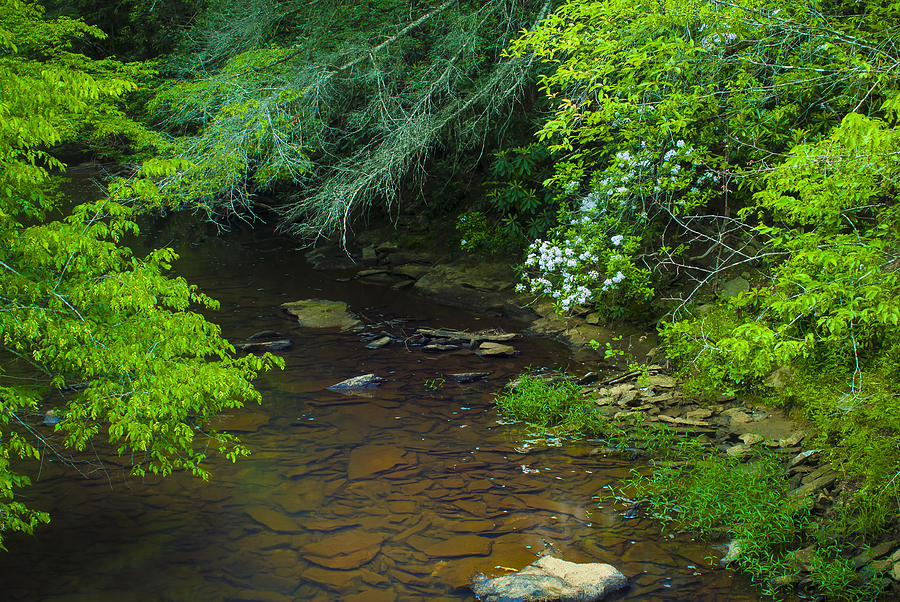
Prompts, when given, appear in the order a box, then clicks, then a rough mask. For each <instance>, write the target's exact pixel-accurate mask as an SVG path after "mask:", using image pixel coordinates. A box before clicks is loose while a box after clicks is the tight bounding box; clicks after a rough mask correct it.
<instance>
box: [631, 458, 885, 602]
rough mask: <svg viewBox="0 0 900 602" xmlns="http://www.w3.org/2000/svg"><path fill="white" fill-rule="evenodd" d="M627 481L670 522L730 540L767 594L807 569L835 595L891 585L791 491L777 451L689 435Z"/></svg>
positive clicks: (865, 593)
mask: <svg viewBox="0 0 900 602" xmlns="http://www.w3.org/2000/svg"><path fill="white" fill-rule="evenodd" d="M624 488H625V489H627V490H628V491H629V492H631V494H632V495H633V496H634V498H636V500H637V501H638V502H639V503H640V504H642V505H643V506H645V507H646V508H647V509H648V510H649V512H650V514H651V515H652V516H654V517H655V518H657V519H659V520H661V521H663V524H664V525H666V526H673V527H675V526H677V527H679V528H682V529H688V530H691V531H696V532H698V533H700V534H701V535H703V536H706V537H714V538H725V539H728V540H730V541H731V542H732V544H731V546H730V558H729V560H731V561H732V566H735V567H737V568H740V569H741V570H743V571H744V572H747V573H749V574H750V575H751V576H752V578H753V579H754V581H756V582H758V583H760V584H762V585H763V586H764V589H765V592H766V593H767V594H773V593H775V592H776V591H777V590H779V589H782V588H785V587H793V586H794V584H795V583H797V582H798V581H799V577H800V574H801V572H802V571H803V572H805V573H807V574H808V580H809V581H808V584H807V585H808V587H809V588H810V589H812V590H814V591H815V592H816V593H817V594H821V595H825V596H827V597H829V598H834V599H841V600H871V599H873V598H874V597H875V596H876V595H877V594H878V591H879V590H880V589H881V587H883V585H884V584H883V581H882V580H881V579H879V578H878V576H872V577H873V578H870V579H869V580H868V581H865V580H862V579H860V577H859V575H858V574H857V572H856V570H855V568H854V566H853V565H852V563H851V562H850V560H848V559H847V558H846V556H845V555H844V554H843V553H842V552H843V550H842V547H841V545H840V544H839V542H837V541H836V540H834V539H833V535H831V534H829V528H828V527H827V526H826V525H824V524H822V523H821V522H818V523H816V522H814V517H812V515H811V514H810V513H809V511H808V509H807V508H806V506H805V505H804V504H799V503H797V502H795V501H793V500H792V499H791V498H790V496H789V494H788V490H789V482H788V476H787V473H786V472H785V470H784V467H783V465H782V463H781V461H780V460H779V459H778V458H777V457H776V456H775V455H773V454H772V453H771V452H763V453H758V454H757V456H755V457H754V458H753V459H752V460H751V461H750V462H746V463H742V462H741V460H739V459H736V458H729V457H723V456H720V455H718V454H716V453H712V454H710V453H709V449H704V448H703V446H702V445H701V444H699V443H697V442H695V441H684V442H681V443H679V444H677V445H674V446H672V447H670V448H667V453H666V454H665V460H662V461H659V462H652V463H651V470H650V471H649V472H648V473H647V474H641V473H640V472H638V471H636V474H635V476H634V477H633V478H632V479H631V480H630V481H629V482H628V483H626V484H625V486H624ZM810 543H811V544H812V545H811V546H808V544H810ZM807 546H808V547H807Z"/></svg>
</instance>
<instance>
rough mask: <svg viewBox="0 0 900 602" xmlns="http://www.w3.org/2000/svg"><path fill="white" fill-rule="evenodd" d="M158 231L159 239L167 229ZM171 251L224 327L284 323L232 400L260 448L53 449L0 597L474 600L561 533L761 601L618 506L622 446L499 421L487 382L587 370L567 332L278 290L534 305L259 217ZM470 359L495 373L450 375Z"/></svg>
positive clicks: (587, 550)
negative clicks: (398, 277)
mask: <svg viewBox="0 0 900 602" xmlns="http://www.w3.org/2000/svg"><path fill="white" fill-rule="evenodd" d="M183 235H184V234H183V233H180V234H179V236H183ZM166 236H169V235H167V234H165V233H163V234H160V238H159V241H158V242H160V243H162V244H173V242H172V241H171V240H167V239H166ZM173 236H174V235H173ZM181 251H182V253H183V259H182V261H180V262H179V264H178V269H179V271H180V272H181V273H183V274H184V275H186V276H187V277H188V278H189V279H190V280H191V281H193V282H195V283H197V284H199V285H200V286H201V287H202V288H203V289H204V290H205V291H207V292H208V293H210V294H211V295H212V296H213V297H216V298H218V299H220V300H221V302H222V308H221V311H219V312H215V314H214V315H212V318H213V319H214V320H216V321H217V322H219V323H220V324H222V327H223V331H224V333H225V335H226V336H228V337H231V338H233V339H235V340H237V339H240V338H243V337H245V336H247V335H249V334H251V333H253V332H256V331H259V330H263V329H274V330H278V331H280V332H284V333H287V334H289V335H290V336H291V337H292V338H293V340H294V343H295V347H294V348H293V349H292V350H290V351H288V352H287V353H285V354H284V357H285V361H286V368H285V370H284V371H283V372H280V373H277V374H271V375H267V376H266V377H264V378H262V379H261V380H260V381H259V388H260V389H261V391H262V392H263V396H264V403H263V405H262V406H261V407H253V408H247V409H245V410H243V411H240V412H235V413H234V415H232V416H227V417H225V418H224V424H226V425H231V426H232V427H234V428H235V429H236V430H238V431H239V432H241V434H242V436H243V438H244V441H245V442H246V443H248V444H249V445H250V446H251V447H252V449H253V450H254V452H253V455H252V456H251V457H249V458H247V459H243V460H241V461H239V462H238V463H237V464H234V465H232V464H229V463H227V462H223V461H218V460H214V461H213V462H212V464H211V466H212V468H213V470H214V478H213V480H212V481H211V482H209V483H202V482H200V481H197V480H195V479H192V478H190V477H188V476H186V475H183V474H177V475H175V476H173V477H172V478H170V479H168V480H164V481H155V480H152V479H147V480H137V479H130V478H127V476H126V472H127V469H126V468H125V467H123V466H119V465H117V464H116V463H115V462H109V461H106V462H104V465H103V468H102V469H98V468H97V466H96V464H94V465H92V464H84V465H82V466H81V469H82V472H85V473H86V474H87V477H88V478H82V477H80V476H78V475H77V474H75V473H74V472H73V471H72V470H62V469H61V468H60V467H59V464H58V463H57V462H53V461H52V460H50V459H49V458H48V459H46V460H45V461H44V462H43V465H42V466H41V467H32V469H31V470H30V471H29V472H30V474H31V475H32V476H33V478H34V480H35V485H34V486H33V487H30V488H28V489H27V490H26V491H25V492H23V493H24V495H23V497H25V496H27V502H28V503H29V504H31V505H33V506H34V507H37V508H41V509H46V510H49V511H50V512H51V513H52V514H53V522H52V524H51V525H50V526H48V527H42V528H40V529H38V530H37V532H36V534H35V535H34V537H30V538H29V537H10V538H8V540H7V545H8V547H9V553H8V554H5V555H2V556H0V579H2V584H3V585H2V592H3V594H2V597H3V598H5V599H10V600H116V601H128V600H366V601H381V600H471V599H472V596H471V593H470V592H469V590H468V589H467V587H466V584H467V582H468V580H469V578H470V576H471V575H472V574H474V573H476V572H485V573H488V574H491V575H496V574H502V573H505V572H507V571H509V570H510V569H519V568H521V567H523V566H524V565H526V564H528V563H529V562H531V561H532V560H534V559H535V557H536V555H537V554H539V553H541V552H542V551H544V550H545V549H548V548H549V549H552V550H553V552H554V553H555V554H556V555H557V556H559V557H561V558H564V559H566V560H572V561H577V562H588V561H600V562H609V563H612V564H614V565H615V566H617V567H618V568H619V569H620V570H622V571H623V572H624V573H625V574H626V575H627V576H628V577H629V578H630V579H631V588H630V589H629V590H628V591H627V592H625V593H624V594H623V595H621V596H620V597H619V598H616V599H623V600H685V599H694V600H756V599H758V597H759V596H758V594H757V593H756V591H755V590H753V589H751V588H750V587H748V585H747V583H746V582H745V581H743V580H742V579H738V578H735V577H734V575H733V574H731V573H730V572H726V571H722V570H718V569H713V568H710V567H709V563H708V561H707V560H705V559H706V557H707V556H711V555H716V556H717V554H716V553H715V552H713V551H712V550H711V549H710V547H709V545H708V544H705V543H701V542H695V541H692V540H691V539H690V538H689V537H687V536H684V535H669V534H662V533H660V531H659V527H658V525H656V524H654V523H652V522H651V521H648V520H645V519H631V520H629V519H625V518H623V517H622V516H621V515H620V513H621V512H622V511H623V510H624V508H623V507H622V506H620V505H618V504H616V503H615V501H614V500H612V499H610V496H609V489H607V487H608V486H609V485H610V484H612V483H615V482H616V480H617V479H619V478H621V477H623V476H625V475H627V474H628V471H629V470H630V469H631V468H632V464H631V463H629V461H628V460H627V459H622V458H608V457H603V456H602V455H597V454H596V453H595V452H596V447H597V445H598V443H596V442H574V443H564V444H562V445H560V446H550V445H547V444H545V443H541V442H539V441H535V440H530V439H531V437H530V435H529V433H528V432H527V430H525V429H523V428H521V427H519V426H516V425H506V424H500V423H498V416H497V414H496V413H495V411H494V409H493V408H492V398H491V394H492V392H493V391H496V390H498V389H499V388H501V387H502V386H503V385H504V384H505V383H506V382H507V381H508V379H510V378H511V377H513V376H514V375H516V374H517V373H518V372H519V371H520V370H521V369H522V368H523V367H525V366H527V365H531V366H549V367H555V368H566V367H568V368H573V369H575V368H579V366H577V365H576V364H574V362H572V361H571V360H570V359H569V352H568V350H567V349H565V348H564V347H562V346H561V345H558V344H556V343H553V342H551V341H548V340H544V339H539V338H525V339H522V340H519V341H518V342H516V346H517V348H518V349H519V350H520V351H521V355H520V356H519V357H517V358H510V359H483V358H479V357H476V356H474V355H472V354H470V353H464V352H451V353H449V354H445V355H439V356H435V355H427V354H423V353H422V352H421V351H419V350H418V349H416V348H409V349H407V348H405V347H404V346H401V345H398V344H393V345H391V346H388V347H386V348H383V349H379V350H368V349H365V348H364V343H363V341H362V340H361V334H362V333H344V334H341V333H321V332H310V331H303V330H301V329H299V328H296V327H294V326H293V322H292V320H291V319H290V318H289V317H288V316H287V315H286V314H282V313H280V311H279V310H278V305H279V304H280V303H282V302H284V301H287V300H295V299H304V298H310V297H318V298H325V299H336V300H343V301H346V302H348V303H349V304H350V306H351V308H352V309H353V310H355V311H356V312H358V313H359V314H361V315H362V316H363V317H364V318H365V319H366V321H367V324H368V327H367V328H366V330H365V331H364V332H370V333H376V332H380V331H381V330H385V329H387V330H389V331H390V332H394V333H399V332H409V333H411V332H412V331H413V330H414V329H415V328H416V327H423V326H432V327H435V326H439V327H446V328H459V329H480V328H489V327H501V328H505V329H506V330H509V331H516V330H519V329H521V328H522V327H523V325H522V324H519V323H515V322H510V321H504V320H498V319H496V318H492V317H490V316H479V315H475V314H471V313H468V312H465V311H461V310H458V309H452V308H445V307H441V306H438V305H434V304H431V303H429V302H426V301H424V300H422V299H421V298H418V297H415V296H413V295H412V294H408V293H397V292H394V291H391V290H390V289H388V288H386V287H377V286H371V285H363V284H360V283H358V282H337V281H335V277H337V276H340V274H336V273H329V272H315V271H312V270H310V269H309V268H308V267H307V266H306V265H305V264H304V262H303V260H302V255H301V254H300V253H298V252H294V251H288V252H285V251H284V241H279V240H276V239H274V238H267V237H264V236H263V235H254V234H244V235H231V236H228V237H224V238H221V239H218V238H210V239H207V240H205V241H202V243H199V244H196V246H194V247H190V246H187V247H185V248H183V249H181ZM467 371H490V372H491V375H490V376H489V377H488V378H487V379H486V380H484V381H481V382H477V383H473V384H469V385H459V384H456V383H453V382H446V383H444V384H441V377H442V375H445V374H450V373H455V372H467ZM365 372H375V373H376V374H378V375H380V376H383V377H385V378H386V379H387V382H386V383H385V384H384V385H383V386H381V387H378V388H376V389H373V390H371V391H370V392H369V394H367V396H352V395H344V394H340V393H336V392H331V391H326V390H324V388H325V387H326V386H328V385H331V384H333V383H335V382H337V381H340V380H343V379H345V378H348V377H350V376H355V375H358V374H362V373H365ZM529 440H530V441H529ZM598 495H599V496H601V500H600V502H599V504H598V500H597V499H595V496H598Z"/></svg>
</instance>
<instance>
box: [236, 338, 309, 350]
mask: <svg viewBox="0 0 900 602" xmlns="http://www.w3.org/2000/svg"><path fill="white" fill-rule="evenodd" d="M293 346H294V343H292V342H291V340H290V339H276V340H274V341H248V342H247V343H238V344H237V345H235V346H234V348H235V349H237V350H238V351H244V352H247V353H258V352H260V351H262V352H270V353H271V352H275V351H285V350H287V349H290V348H291V347H293Z"/></svg>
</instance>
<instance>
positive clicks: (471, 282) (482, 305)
mask: <svg viewBox="0 0 900 602" xmlns="http://www.w3.org/2000/svg"><path fill="white" fill-rule="evenodd" d="M392 260H393V258H392ZM404 263H407V262H404ZM517 282H518V276H517V275H516V273H515V272H514V271H513V270H512V268H510V267H509V265H507V264H505V263H487V262H484V263H478V264H475V265H471V266H463V265H446V264H445V265H438V266H435V267H434V268H432V269H431V271H429V272H428V273H427V274H425V275H423V276H422V277H421V278H419V279H418V280H417V281H416V284H415V287H414V288H413V290H414V291H416V292H417V293H418V294H420V295H423V296H426V297H430V298H432V299H435V300H436V301H438V302H440V303H443V304H445V305H452V306H454V307H463V308H466V309H469V310H472V311H476V312H492V313H498V314H503V315H508V316H511V317H519V318H525V319H529V318H533V317H534V312H533V311H532V310H531V309H530V308H528V307H527V305H528V303H529V302H531V301H532V299H531V298H529V297H527V296H524V295H519V294H518V293H516V292H515V286H516V283H517Z"/></svg>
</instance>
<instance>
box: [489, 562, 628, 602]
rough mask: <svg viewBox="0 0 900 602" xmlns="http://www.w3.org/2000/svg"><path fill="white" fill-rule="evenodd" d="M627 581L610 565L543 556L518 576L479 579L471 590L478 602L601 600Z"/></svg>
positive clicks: (625, 584) (623, 585) (620, 587)
mask: <svg viewBox="0 0 900 602" xmlns="http://www.w3.org/2000/svg"><path fill="white" fill-rule="evenodd" d="M627 585H628V579H627V578H626V577H625V575H623V574H622V573H621V572H620V571H619V570H618V569H616V568H615V567H614V566H612V565H609V564H603V563H599V562H590V563H584V564H578V563H574V562H567V561H565V560H560V559H559V558H554V557H553V556H543V557H541V558H539V559H538V560H537V561H535V562H533V563H532V564H530V565H528V566H527V567H525V568H524V569H522V570H521V571H519V572H518V573H515V574H512V575H504V576H502V577H495V578H494V579H488V578H486V577H484V576H479V577H476V578H475V579H474V580H473V582H472V591H473V592H475V596H476V597H477V598H478V599H479V600H485V601H488V602H500V601H501V600H521V601H523V602H528V601H532V600H534V601H537V600H572V601H576V600H578V601H582V600H583V601H589V600H602V599H603V598H605V597H606V596H608V595H609V594H611V593H613V592H616V591H618V590H620V589H623V588H624V587H627Z"/></svg>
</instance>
